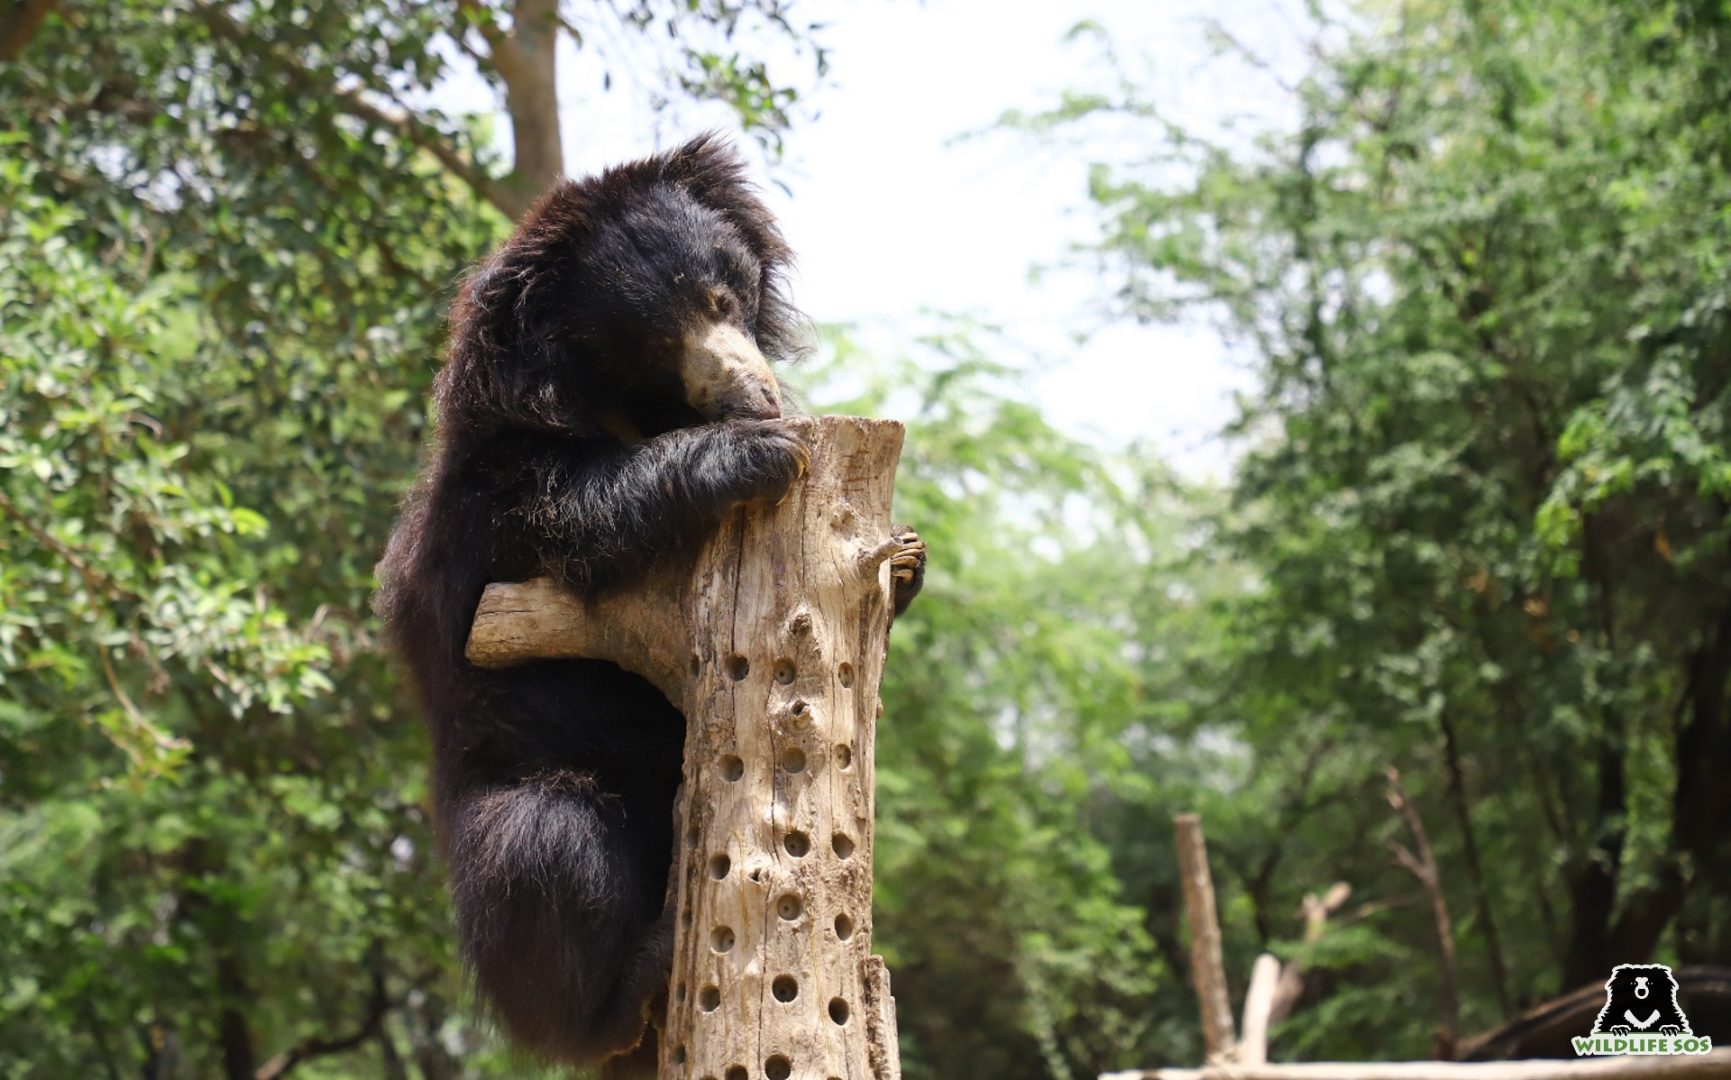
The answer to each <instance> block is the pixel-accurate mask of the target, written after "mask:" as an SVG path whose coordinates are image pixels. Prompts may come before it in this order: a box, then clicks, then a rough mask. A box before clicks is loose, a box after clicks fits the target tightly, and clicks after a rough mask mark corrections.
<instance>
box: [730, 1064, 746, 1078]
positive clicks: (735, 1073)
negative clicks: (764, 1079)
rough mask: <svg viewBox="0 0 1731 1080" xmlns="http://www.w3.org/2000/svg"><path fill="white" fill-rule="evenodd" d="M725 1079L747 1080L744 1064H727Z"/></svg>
mask: <svg viewBox="0 0 1731 1080" xmlns="http://www.w3.org/2000/svg"><path fill="white" fill-rule="evenodd" d="M727 1080H749V1077H748V1076H747V1074H746V1071H745V1066H744V1065H729V1066H728V1067H727Z"/></svg>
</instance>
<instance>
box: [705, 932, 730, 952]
mask: <svg viewBox="0 0 1731 1080" xmlns="http://www.w3.org/2000/svg"><path fill="white" fill-rule="evenodd" d="M709 947H710V948H712V949H714V950H715V951H716V952H727V951H728V950H729V949H731V948H733V927H731V926H718V927H716V928H715V929H714V930H711V931H710V932H709Z"/></svg>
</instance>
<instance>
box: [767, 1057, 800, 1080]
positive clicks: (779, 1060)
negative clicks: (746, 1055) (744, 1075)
mask: <svg viewBox="0 0 1731 1080" xmlns="http://www.w3.org/2000/svg"><path fill="white" fill-rule="evenodd" d="M763 1075H765V1076H767V1077H769V1080H787V1078H788V1077H790V1076H792V1075H793V1062H791V1061H789V1060H787V1058H786V1057H784V1056H782V1055H781V1054H774V1055H771V1056H770V1057H769V1058H768V1059H766V1060H765V1061H764V1063H763Z"/></svg>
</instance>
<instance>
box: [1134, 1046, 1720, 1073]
mask: <svg viewBox="0 0 1731 1080" xmlns="http://www.w3.org/2000/svg"><path fill="white" fill-rule="evenodd" d="M1726 1075H1731V1050H1727V1049H1719V1050H1714V1051H1712V1052H1711V1053H1707V1054H1697V1055H1692V1056H1687V1057H1685V1056H1676V1057H1657V1056H1654V1057H1637V1056H1633V1055H1630V1056H1626V1057H1601V1058H1583V1059H1581V1060H1579V1061H1486V1062H1470V1063H1468V1062H1458V1061H1449V1062H1442V1061H1391V1062H1381V1063H1374V1064H1359V1063H1357V1062H1352V1063H1345V1062H1332V1061H1307V1062H1305V1063H1303V1064H1300V1065H1260V1066H1256V1067H1254V1068H1244V1067H1242V1066H1235V1065H1232V1066H1221V1067H1218V1068H1205V1069H1146V1070H1142V1071H1131V1072H1116V1073H1105V1074H1103V1075H1102V1076H1101V1077H1100V1080H1599V1078H1601V1077H1617V1078H1618V1080H1635V1078H1638V1077H1655V1078H1658V1077H1663V1078H1664V1080H1686V1078H1687V1080H1694V1078H1696V1077H1699V1078H1701V1080H1708V1078H1709V1077H1711V1078H1714V1080H1720V1078H1723V1077H1725V1076H1726Z"/></svg>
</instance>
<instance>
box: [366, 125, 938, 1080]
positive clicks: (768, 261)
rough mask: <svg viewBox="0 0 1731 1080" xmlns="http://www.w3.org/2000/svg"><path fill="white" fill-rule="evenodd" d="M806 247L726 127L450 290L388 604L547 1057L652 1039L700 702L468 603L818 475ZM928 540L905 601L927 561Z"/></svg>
mask: <svg viewBox="0 0 1731 1080" xmlns="http://www.w3.org/2000/svg"><path fill="white" fill-rule="evenodd" d="M788 258H789V252H788V248H787V246H786V244H785V243H784V242H783V240H782V237H781V234H780V232H779V231H778V230H777V228H776V225H775V223H774V221H773V220H772V219H771V217H770V214H769V212H768V210H767V209H765V207H764V206H763V204H762V203H761V202H760V201H759V200H758V198H757V197H756V195H755V193H754V191H753V189H752V188H751V186H750V185H749V184H748V183H747V182H746V180H745V177H744V170H743V167H742V165H741V163H740V162H739V160H738V159H737V158H736V157H735V156H734V154H733V152H732V151H731V150H730V149H729V148H728V147H727V146H725V145H724V144H722V143H720V142H718V141H716V140H715V139H713V138H711V137H704V138H699V139H697V140H695V141H693V142H691V143H688V144H687V145H685V146H682V147H680V148H679V149H677V150H674V151H672V152H670V153H666V154H662V155H658V156H655V157H651V158H648V159H646V160H643V161H638V162H634V163H631V164H628V165H623V166H620V167H618V168H614V169H610V170H608V171H606V172H605V173H602V174H601V175H600V176H598V177H591V178H589V179H587V180H583V181H579V182H566V183H563V184H561V185H560V186H559V187H557V188H555V189H554V190H553V191H551V192H550V193H549V194H548V195H546V196H545V197H544V198H543V199H542V200H541V202H540V203H539V204H538V205H537V206H536V207H535V208H534V209H533V210H531V211H530V212H529V214H528V215H527V216H526V217H525V219H524V220H523V222H522V224H521V225H520V227H519V228H518V229H517V231H516V233H515V234H514V235H513V236H512V237H511V238H510V239H509V240H508V241H507V242H506V243H505V244H504V245H503V246H502V247H501V248H500V249H499V250H498V252H496V253H495V254H494V255H493V256H492V258H490V259H489V260H487V262H486V263H484V264H483V265H482V266H481V267H480V268H479V269H477V270H476V271H475V272H474V274H473V275H472V276H471V277H470V278H469V280H468V281H467V283H466V285H465V287H464V288H463V290H462V293H461V295H460V297H459V298H458V300H457V302H456V305H455V308H454V310H453V313H452V339H451V345H450V354H449V357H448V359H447V361H446V363H445V366H444V368H443V369H442V370H441V371H440V373H439V376H438V380H437V384H436V401H437V406H438V425H439V429H438V430H439V440H438V445H437V449H436V451H435V452H434V453H433V455H432V456H431V460H430V461H429V462H428V463H427V465H426V467H425V469H424V472H423V475H422V476H421V478H420V481H419V483H418V485H417V487H416V489H415V491H414V493H413V494H412V495H411V496H410V498H409V499H408V501H407V503H406V504H405V507H404V512H403V517H402V520H401V521H400V522H399V524H398V525H397V528H396V531H395V532H394V533H393V535H392V537H391V540H390V544H389V547H388V548H387V550H386V553H385V557H384V560H383V561H382V562H381V563H380V566H379V578H380V582H381V589H380V593H379V596H378V600H377V606H378V610H379V612H380V614H381V615H382V616H383V618H384V620H385V622H386V625H387V627H388V629H389V632H390V636H391V639H392V643H393V645H394V646H395V648H396V650H397V652H398V653H399V655H400V657H401V658H402V660H403V661H404V663H405V665H406V666H407V668H408V670H409V674H410V675H411V676H412V678H413V680H414V682H415V683H416V685H417V689H418V690H419V693H420V696H421V699H422V703H423V706H424V709H425V712H426V716H427V722H428V726H429V728H430V730H431V735H432V743H433V755H434V758H433V773H434V801H435V807H436V816H437V826H438V831H439V836H440V840H441V843H442V846H443V847H444V849H445V852H446V854H447V856H448V859H449V863H450V872H451V889H452V895H453V900H454V905H455V908H456V916H457V924H458V934H459V939H460V943H461V947H462V952H463V956H464V959H465V961H466V963H467V965H468V967H469V969H470V970H471V972H472V974H473V977H474V979H475V982H476V984H477V986H478V988H479V990H480V992H481V995H482V998H483V1000H484V1001H485V1002H486V1003H487V1005H488V1006H489V1007H490V1009H491V1010H492V1012H493V1013H494V1014H495V1015H496V1016H497V1018H498V1019H499V1021H500V1023H501V1025H502V1026H503V1027H504V1029H505V1030H506V1032H507V1033H508V1034H509V1035H510V1036H511V1037H512V1038H513V1040H514V1041H515V1042H516V1043H517V1044H519V1045H520V1046H522V1047H524V1048H526V1049H528V1050H530V1051H531V1052H533V1053H535V1054H537V1055H539V1056H541V1057H544V1058H549V1059H554V1060H561V1061H566V1062H572V1063H587V1062H593V1061H596V1060H600V1059H605V1058H608V1057H609V1056H611V1055H614V1054H619V1053H624V1052H626V1051H629V1050H631V1049H632V1048H633V1047H634V1046H635V1045H636V1044H638V1042H639V1041H640V1039H641V1038H642V1035H643V1031H644V1023H645V1013H646V1007H647V1005H648V1003H649V1001H650V999H651V998H652V997H653V996H654V995H655V994H656V992H657V991H658V990H660V989H661V988H662V987H663V986H664V985H665V982H666V980H667V977H668V972H669V968H670V966H671V948H672V926H671V914H672V913H671V912H665V913H664V912H663V910H662V908H663V905H664V901H665V895H666V888H667V879H668V870H669V866H670V863H671V860H672V831H673V820H672V805H673V799H674V794H675V789H676V788H677V787H678V785H679V782H680V766H681V755H682V752H683V740H684V735H685V721H684V718H683V717H682V716H681V715H680V714H679V711H678V710H677V709H676V708H674V707H673V706H672V705H671V704H669V703H668V701H667V700H666V699H665V698H664V697H663V696H662V695H661V694H660V693H658V692H657V691H656V690H655V689H654V688H653V687H652V686H650V684H649V683H647V682H645V681H644V680H642V679H640V678H637V677H636V676H633V675H630V674H627V673H625V672H624V671H621V670H620V669H619V668H617V667H614V666H613V665H611V664H607V663H601V662H593V661H546V662H541V663H535V664H530V665H525V666H521V667H517V668H513V669H511V670H508V671H498V672H489V671H483V670H480V669H478V668H475V667H473V666H472V665H470V664H469V663H468V661H467V660H466V659H465V658H464V655H463V649H464V644H465V642H466V640H467V637H468V633H469V624H470V622H471V620H472V618H473V616H474V613H475V608H476V605H477V603H478V602H479V600H480V596H481V591H482V589H483V587H484V586H485V585H486V584H487V583H488V582H491V581H516V580H523V579H526V578H531V577H535V576H537V575H542V574H550V575H553V576H554V577H557V578H559V579H560V580H562V581H563V582H564V583H565V584H566V585H567V586H568V587H569V588H571V589H574V590H576V591H577V592H578V593H580V594H582V595H585V596H595V595H598V594H600V593H602V592H603V591H605V590H608V589H614V588H618V587H621V586H625V585H628V584H629V583H630V582H631V581H633V579H635V578H638V577H639V576H640V575H642V574H643V573H644V572H645V571H646V570H647V569H648V568H649V567H650V566H651V565H652V564H654V563H655V562H656V561H657V560H663V559H667V558H670V557H678V556H679V555H680V554H681V553H689V552H691V551H692V550H693V549H694V548H695V547H696V546H697V545H698V544H700V543H701V541H702V540H703V539H704V538H705V537H706V536H707V535H708V534H709V533H710V532H711V531H712V530H713V529H714V527H715V526H716V525H717V524H718V523H719V521H720V519H721V518H722V516H723V515H724V514H726V513H728V512H729V511H730V510H731V509H732V508H734V507H736V506H738V505H740V504H742V503H747V502H751V501H753V500H765V499H767V500H773V499H776V498H779V497H780V496H781V495H782V494H783V493H784V492H785V491H786V490H787V488H788V486H789V485H790V484H791V483H792V482H793V481H794V480H795V479H797V478H798V477H799V476H800V475H801V473H802V472H803V470H804V468H805V465H806V462H807V452H806V449H805V447H804V445H803V444H802V442H801V441H800V438H799V437H798V436H797V435H796V434H795V432H794V431H793V430H792V429H791V427H790V426H788V425H787V424H786V423H785V422H784V421H783V420H782V419H781V416H782V399H781V392H780V388H779V387H778V385H777V383H776V380H775V376H774V375H773V374H772V373H771V371H770V368H769V364H768V363H767V361H768V360H780V359H787V358H789V357H791V355H792V354H793V353H794V352H795V351H796V349H797V343H796V336H797V331H798V329H799V324H800V322H801V320H800V317H799V316H798V314H797V313H796V312H795V311H794V309H793V308H792V306H791V305H790V304H789V302H788V300H787V298H786V295H785V293H784V288H783V284H782V273H783V270H784V268H785V266H786V264H787V261H788ZM904 542H905V545H906V546H905V547H904V558H903V560H902V564H901V567H900V570H899V572H898V573H897V575H896V596H895V604H894V607H895V610H896V611H897V612H898V613H899V612H900V611H901V610H902V609H903V608H904V607H906V605H907V603H908V601H909V600H911V599H912V598H913V595H914V594H915V593H916V592H918V591H919V587H920V584H921V580H922V577H923V570H924V548H923V545H921V544H920V543H919V542H918V538H917V536H914V535H913V534H912V533H911V532H908V533H906V535H905V537H904ZM907 552H912V553H913V555H912V556H908V555H906V554H905V553H907Z"/></svg>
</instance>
